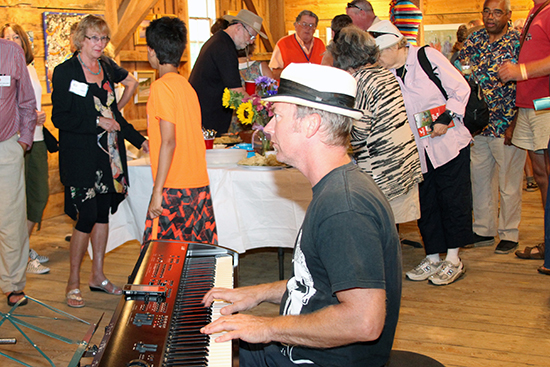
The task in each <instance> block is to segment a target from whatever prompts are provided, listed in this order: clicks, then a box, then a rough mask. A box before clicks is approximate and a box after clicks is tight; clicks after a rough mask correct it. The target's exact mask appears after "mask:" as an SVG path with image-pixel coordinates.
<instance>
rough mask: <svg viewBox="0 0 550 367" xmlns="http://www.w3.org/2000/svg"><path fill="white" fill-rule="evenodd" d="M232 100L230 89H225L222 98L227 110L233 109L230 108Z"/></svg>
mask: <svg viewBox="0 0 550 367" xmlns="http://www.w3.org/2000/svg"><path fill="white" fill-rule="evenodd" d="M230 100H231V92H230V91H229V89H227V88H225V89H224V91H223V96H222V105H223V106H224V107H226V108H227V107H231V106H229V101H230Z"/></svg>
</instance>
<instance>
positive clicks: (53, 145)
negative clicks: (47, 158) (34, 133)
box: [42, 126, 59, 153]
mask: <svg viewBox="0 0 550 367" xmlns="http://www.w3.org/2000/svg"><path fill="white" fill-rule="evenodd" d="M42 131H43V132H44V143H46V149H48V152H50V153H55V152H57V151H59V142H58V141H57V139H56V138H55V136H53V135H52V133H51V132H50V130H48V129H46V127H45V126H43V127H42Z"/></svg>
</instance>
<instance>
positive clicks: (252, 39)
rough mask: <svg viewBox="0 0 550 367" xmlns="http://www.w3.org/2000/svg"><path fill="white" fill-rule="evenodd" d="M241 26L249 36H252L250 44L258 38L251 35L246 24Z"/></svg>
mask: <svg viewBox="0 0 550 367" xmlns="http://www.w3.org/2000/svg"><path fill="white" fill-rule="evenodd" d="M241 25H242V26H243V28H244V30H245V31H246V33H248V35H249V36H250V42H254V41H255V40H256V36H253V35H252V33H250V31H249V30H248V29H247V28H246V27H245V25H244V24H242V23H241Z"/></svg>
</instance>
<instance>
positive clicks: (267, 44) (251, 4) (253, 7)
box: [244, 0, 274, 52]
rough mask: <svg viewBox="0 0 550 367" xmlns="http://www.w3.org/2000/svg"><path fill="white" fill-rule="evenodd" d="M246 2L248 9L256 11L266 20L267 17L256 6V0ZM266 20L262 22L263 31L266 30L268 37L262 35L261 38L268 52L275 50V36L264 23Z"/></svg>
mask: <svg viewBox="0 0 550 367" xmlns="http://www.w3.org/2000/svg"><path fill="white" fill-rule="evenodd" d="M244 3H245V5H246V7H247V8H248V10H250V11H251V12H253V13H256V14H257V15H258V16H260V17H262V19H263V20H264V22H266V21H267V20H266V17H265V16H263V15H262V14H261V13H259V12H258V10H257V9H258V8H257V7H256V4H255V1H254V0H244ZM264 22H262V32H264V33H265V34H266V36H267V39H265V38H263V37H260V39H261V40H262V43H263V44H264V47H265V49H266V51H267V52H273V43H274V42H273V37H272V36H271V32H270V31H269V29H268V28H267V27H266V26H265V25H264Z"/></svg>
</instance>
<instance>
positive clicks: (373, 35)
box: [369, 31, 399, 38]
mask: <svg viewBox="0 0 550 367" xmlns="http://www.w3.org/2000/svg"><path fill="white" fill-rule="evenodd" d="M369 34H370V35H371V36H372V38H378V37H380V36H384V35H391V36H395V37H397V38H399V36H397V35H395V34H393V33H386V32H370V31H369Z"/></svg>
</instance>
